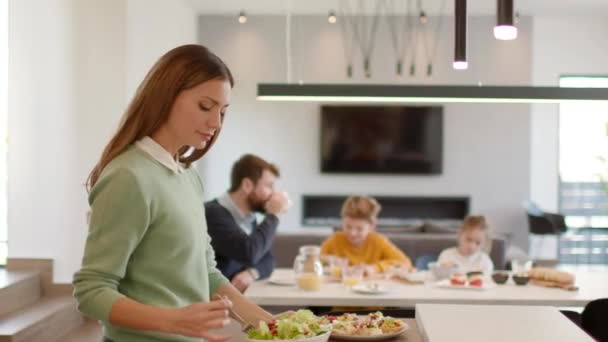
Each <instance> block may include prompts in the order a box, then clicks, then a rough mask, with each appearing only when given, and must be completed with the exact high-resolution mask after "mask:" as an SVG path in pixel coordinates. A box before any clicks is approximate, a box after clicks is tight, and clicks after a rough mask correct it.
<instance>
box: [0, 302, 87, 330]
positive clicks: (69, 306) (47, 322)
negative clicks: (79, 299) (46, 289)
mask: <svg viewBox="0 0 608 342" xmlns="http://www.w3.org/2000/svg"><path fill="white" fill-rule="evenodd" d="M82 323H83V318H82V316H81V315H80V313H79V312H78V310H77V305H76V300H74V298H73V297H72V296H71V295H56V296H45V297H42V298H40V300H38V301H37V302H36V303H34V304H31V305H29V306H27V307H25V308H23V309H20V310H18V311H14V312H11V313H9V314H7V315H4V316H0V342H38V341H40V342H43V341H44V342H54V341H59V338H60V337H61V336H63V335H65V334H66V332H69V331H72V330H74V329H76V328H77V327H79V326H80V325H82Z"/></svg>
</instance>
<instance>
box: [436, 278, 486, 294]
mask: <svg viewBox="0 0 608 342" xmlns="http://www.w3.org/2000/svg"><path fill="white" fill-rule="evenodd" d="M435 285H436V286H437V287H441V288H444V289H457V290H474V291H485V290H489V289H493V288H495V287H496V284H494V282H493V281H492V280H490V279H485V278H484V279H483V285H482V286H471V285H468V284H467V285H452V283H450V279H444V280H441V281H438V282H437V283H435Z"/></svg>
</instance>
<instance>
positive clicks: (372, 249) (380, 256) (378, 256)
mask: <svg viewBox="0 0 608 342" xmlns="http://www.w3.org/2000/svg"><path fill="white" fill-rule="evenodd" d="M321 254H324V255H327V254H330V255H337V256H340V257H343V258H347V259H348V260H349V262H350V264H351V265H357V264H370V265H375V266H376V268H378V270H379V271H381V272H383V271H384V270H385V268H386V267H388V266H392V265H402V266H404V267H406V268H407V269H412V268H413V266H412V262H411V261H410V259H409V258H408V257H407V256H406V255H405V254H404V253H403V252H402V251H401V250H399V248H397V246H395V245H393V244H392V243H391V242H390V241H389V240H388V239H387V238H386V237H385V236H383V235H382V234H378V233H376V232H370V233H369V235H367V239H366V240H365V242H364V243H363V245H362V246H360V247H355V246H353V245H352V244H351V243H350V242H349V241H348V239H347V237H346V234H345V233H344V232H336V233H334V235H332V236H330V237H329V238H327V240H325V241H324V242H323V244H322V245H321Z"/></svg>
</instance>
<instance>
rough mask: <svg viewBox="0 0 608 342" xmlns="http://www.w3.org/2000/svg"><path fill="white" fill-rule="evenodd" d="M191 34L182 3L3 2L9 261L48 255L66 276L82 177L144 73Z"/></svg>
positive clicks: (58, 274)
mask: <svg viewBox="0 0 608 342" xmlns="http://www.w3.org/2000/svg"><path fill="white" fill-rule="evenodd" d="M195 37H196V15H195V13H194V12H193V11H191V10H189V8H188V7H187V6H185V5H184V3H183V2H181V1H173V0H154V1H141V0H129V1H128V2H127V3H125V2H124V1H121V0H104V1H101V0H99V1H79V0H49V1H43V2H41V1H36V0H14V1H11V2H10V32H9V39H10V51H9V63H10V67H9V69H10V70H9V87H10V89H9V99H10V100H9V124H8V125H9V156H8V164H9V166H8V173H9V176H8V177H9V181H8V188H9V189H8V203H9V208H8V209H9V214H8V239H9V257H12V258H19V257H29V258H31V257H34V258H51V259H54V260H55V277H54V278H55V282H59V283H68V282H71V279H72V274H73V273H74V272H75V271H76V270H77V269H78V268H79V266H80V262H81V259H82V252H83V247H84V240H85V238H86V233H87V227H86V223H85V212H86V210H87V209H88V204H87V199H86V191H85V188H84V183H85V181H86V178H87V175H88V173H89V172H90V170H91V169H92V167H93V166H94V164H95V163H96V162H97V160H98V158H99V156H100V154H101V151H102V149H103V147H104V146H105V144H106V143H107V141H108V140H109V138H110V136H111V134H112V133H113V132H114V131H115V129H116V127H117V125H118V122H119V120H120V117H121V115H122V113H123V111H124V110H125V107H126V104H127V102H128V100H129V99H130V98H131V96H132V91H133V89H134V88H135V87H136V86H137V84H138V83H139V82H140V81H141V79H142V78H143V76H144V73H145V71H146V69H148V68H149V67H150V66H151V65H152V63H154V61H155V60H156V59H157V58H158V57H160V55H161V54H162V53H164V52H166V50H168V49H169V48H172V47H175V46H176V45H178V44H181V43H182V42H193V41H194V40H195Z"/></svg>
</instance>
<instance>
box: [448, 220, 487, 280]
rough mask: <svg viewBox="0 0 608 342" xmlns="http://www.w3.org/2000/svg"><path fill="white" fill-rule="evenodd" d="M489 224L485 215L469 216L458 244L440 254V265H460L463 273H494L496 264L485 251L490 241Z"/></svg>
mask: <svg viewBox="0 0 608 342" xmlns="http://www.w3.org/2000/svg"><path fill="white" fill-rule="evenodd" d="M488 240H489V238H488V224H487V223H486V219H485V217H483V216H467V217H466V218H465V219H464V222H463V224H462V226H461V228H460V232H459V233H458V246H457V247H452V248H448V249H446V250H444V251H443V252H441V254H439V260H438V262H439V265H441V266H442V267H450V266H453V265H456V266H458V271H459V272H461V273H467V272H483V273H484V274H485V275H489V274H491V273H492V271H493V269H494V265H493V264H492V260H491V259H490V257H489V256H488V254H487V253H485V252H484V251H483V250H484V247H485V246H486V244H487V243H488Z"/></svg>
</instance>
